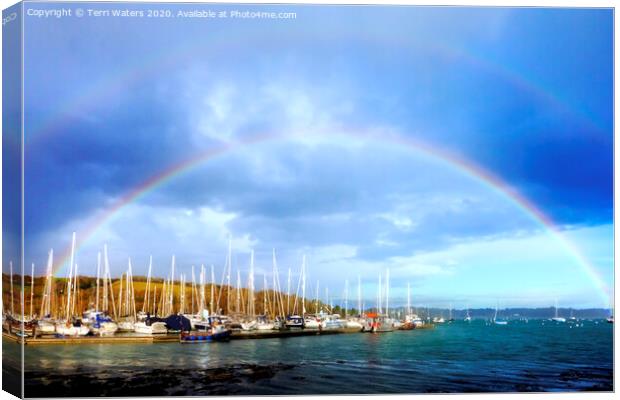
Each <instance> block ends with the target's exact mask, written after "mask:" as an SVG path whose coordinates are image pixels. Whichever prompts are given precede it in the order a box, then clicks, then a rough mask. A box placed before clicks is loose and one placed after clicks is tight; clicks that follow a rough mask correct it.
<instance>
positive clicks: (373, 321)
mask: <svg viewBox="0 0 620 400" xmlns="http://www.w3.org/2000/svg"><path fill="white" fill-rule="evenodd" d="M366 317H367V318H366V323H365V324H364V329H363V330H362V332H370V333H381V332H393V331H394V321H393V320H392V319H391V318H388V317H387V316H386V315H380V314H375V313H368V314H366Z"/></svg>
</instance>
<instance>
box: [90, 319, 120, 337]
mask: <svg viewBox="0 0 620 400" xmlns="http://www.w3.org/2000/svg"><path fill="white" fill-rule="evenodd" d="M90 330H91V331H92V332H93V333H94V334H95V335H114V334H115V333H116V331H118V325H116V324H115V323H114V322H102V323H100V327H99V328H94V327H91V328H90Z"/></svg>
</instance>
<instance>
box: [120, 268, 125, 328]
mask: <svg viewBox="0 0 620 400" xmlns="http://www.w3.org/2000/svg"><path fill="white" fill-rule="evenodd" d="M124 276H125V274H124V273H121V277H120V279H119V280H118V281H119V282H118V283H119V284H120V288H119V289H118V314H119V317H124V316H125V308H126V307H125V304H124V303H123V277H124Z"/></svg>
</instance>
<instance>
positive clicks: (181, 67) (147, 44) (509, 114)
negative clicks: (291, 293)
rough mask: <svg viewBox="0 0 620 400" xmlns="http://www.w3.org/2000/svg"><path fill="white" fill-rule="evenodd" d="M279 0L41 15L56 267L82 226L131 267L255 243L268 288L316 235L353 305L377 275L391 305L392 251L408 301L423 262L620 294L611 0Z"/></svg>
mask: <svg viewBox="0 0 620 400" xmlns="http://www.w3.org/2000/svg"><path fill="white" fill-rule="evenodd" d="M36 7H37V8H38V9H46V8H47V9H49V8H51V7H52V6H51V5H45V4H37V5H36ZM67 7H69V5H68V6H67ZM105 7H108V6H106V5H105V4H97V5H93V7H92V8H97V9H105ZM148 7H149V6H148V5H140V6H138V5H137V6H132V9H136V10H140V9H142V10H144V9H147V8H148ZM157 7H158V8H161V9H164V8H167V9H171V10H172V12H173V14H176V12H177V11H178V10H180V9H184V10H193V9H195V8H196V6H195V5H188V6H182V5H170V6H166V5H158V6H157ZM183 7H185V8H183ZM83 8H85V9H87V8H91V7H89V6H87V5H84V6H83ZM210 8H211V9H213V10H215V11H222V10H227V11H230V10H234V9H240V8H241V9H242V10H259V8H258V7H255V6H234V5H233V6H211V7H210ZM264 9H268V10H270V11H271V10H274V11H276V12H295V13H296V18H294V19H275V20H274V19H230V18H227V19H215V18H214V19H204V18H194V19H188V18H176V17H175V18H156V19H153V18H114V17H109V18H95V17H87V16H85V17H83V18H75V17H74V18H38V17H34V16H31V17H27V18H26V20H25V24H26V30H25V45H24V46H25V47H24V50H25V55H24V62H25V65H24V68H25V70H24V72H25V81H24V84H25V88H24V90H25V92H24V93H25V108H24V111H25V119H26V121H27V122H26V125H25V130H24V131H25V138H24V143H25V148H24V151H25V165H26V167H25V199H26V200H25V211H24V212H25V216H24V218H25V224H26V227H25V243H26V248H25V260H26V264H27V265H29V264H30V263H35V268H36V273H37V274H43V273H44V272H45V264H46V260H47V253H48V251H49V250H50V249H52V248H53V249H54V254H55V257H56V259H55V263H58V264H62V262H63V261H66V260H64V259H63V257H62V255H63V254H66V249H67V246H68V245H69V244H70V241H71V234H72V232H76V235H77V237H78V241H79V243H80V245H79V246H78V251H77V254H76V263H78V266H79V270H80V273H81V274H87V275H94V274H95V271H96V262H97V261H96V260H97V252H99V251H102V248H103V245H104V244H107V245H108V249H109V256H110V263H111V268H112V273H113V275H120V273H121V272H123V271H125V270H126V268H127V261H128V258H129V257H131V261H132V264H133V268H134V275H138V274H146V270H147V266H148V259H149V256H150V255H152V256H153V261H154V271H155V274H156V275H158V276H165V275H167V274H168V273H169V271H170V266H171V258H172V255H175V258H176V268H177V271H180V272H181V273H185V274H187V276H188V279H191V267H192V265H194V266H196V271H197V270H198V269H199V268H200V265H201V264H204V265H205V266H206V267H207V268H208V267H210V265H214V268H215V271H216V275H217V280H218V281H220V280H221V277H222V271H223V267H224V264H225V261H226V254H227V247H228V243H229V240H231V243H232V254H233V255H232V268H233V275H234V276H236V270H237V269H239V270H240V271H241V275H242V281H243V282H246V280H247V272H248V270H249V259H250V252H251V251H252V250H254V252H255V254H256V270H257V274H258V275H259V277H258V278H257V279H256V280H257V282H259V285H258V286H259V287H261V285H262V282H263V278H262V276H261V275H263V274H265V275H266V277H267V280H268V281H269V282H271V272H272V251H273V249H275V251H276V256H277V262H278V267H279V269H280V272H281V276H280V280H281V282H286V274H287V271H288V269H289V268H290V269H291V274H292V280H293V282H294V283H293V284H292V286H293V287H295V285H296V282H297V279H298V278H299V274H300V269H301V263H302V257H303V255H306V257H307V282H308V288H307V291H308V292H309V293H313V294H314V293H315V290H316V285H317V281H319V287H320V295H321V298H322V299H323V300H326V299H327V296H328V295H329V298H330V299H331V300H332V301H333V302H334V303H338V302H340V301H342V298H343V294H344V291H345V281H348V282H349V293H351V296H350V297H352V298H351V301H352V302H356V294H357V282H358V276H359V278H360V280H361V282H362V293H363V298H364V304H365V306H366V307H372V306H374V305H375V302H376V293H377V283H378V280H379V275H380V274H383V275H384V278H385V273H386V272H387V271H388V270H389V275H390V304H394V305H400V304H403V303H404V301H405V298H406V287H407V284H408V283H409V284H410V285H411V291H412V299H413V302H414V304H416V305H421V306H422V305H429V306H431V307H448V306H449V304H452V305H453V306H454V307H455V308H464V307H472V308H473V307H486V306H495V305H496V304H499V305H500V307H510V306H549V305H552V304H554V301H555V300H557V301H558V303H559V305H560V306H564V307H607V306H608V304H609V300H608V299H609V293H605V292H604V289H603V286H607V287H611V286H613V175H612V171H613V168H612V167H613V111H612V110H613V108H612V106H613V91H612V89H613V85H612V82H613V70H612V65H613V64H612V61H613V58H612V57H613V47H612V46H613V44H612V27H613V25H612V21H613V14H612V11H611V10H605V9H579V10H577V9H541V8H529V9H528V8H521V9H513V8H436V7H370V6H368V7H350V6H331V7H327V6H297V7H291V6H265V7H264ZM260 10H263V9H260ZM200 155H204V156H203V157H200ZM196 157H198V158H200V161H199V162H195V163H188V162H187V160H191V159H193V158H196ZM184 162H185V163H186V164H188V165H190V164H191V167H188V168H178V171H177V173H174V174H171V175H170V176H169V177H168V179H166V180H164V181H162V182H161V183H160V184H155V185H151V187H150V188H149V190H145V191H144V192H140V190H139V188H141V187H146V186H148V185H145V182H154V181H156V178H155V177H157V176H161V175H162V173H164V172H165V171H170V170H172V169H174V168H175V166H179V165H183V163H184ZM475 171H485V174H486V176H492V177H494V179H496V181H495V182H496V183H497V182H502V185H501V188H498V185H497V184H493V183H491V182H489V181H488V179H483V178H481V176H480V175H479V174H477V173H475ZM132 193H133V194H138V195H137V196H133V195H132ZM515 193H517V194H518V196H520V198H523V199H527V202H528V203H527V204H529V205H531V206H532V207H533V208H535V209H536V210H538V211H537V212H539V213H540V214H539V216H540V215H544V218H543V219H544V220H546V221H548V222H549V221H550V222H549V223H548V224H547V225H545V224H543V223H542V222H541V220H540V218H537V217H536V216H535V215H534V214H533V213H532V212H531V211H528V209H527V208H525V207H523V204H520V203H519V202H518V201H515V197H514V196H513V195H514V194H515ZM123 199H130V200H131V201H127V202H124V201H123ZM6 263H7V260H6V256H5V260H4V265H6ZM586 265H587V266H586ZM5 269H6V268H5ZM67 270H68V269H67V263H66V262H65V263H64V266H63V265H59V267H58V268H57V271H56V273H57V275H58V276H64V275H66V273H67ZM593 276H594V277H598V278H596V279H595V278H593ZM177 278H178V276H177ZM233 281H234V277H233ZM384 282H385V279H384ZM283 285H284V284H283ZM325 288H328V291H329V292H328V293H327V294H326V293H325Z"/></svg>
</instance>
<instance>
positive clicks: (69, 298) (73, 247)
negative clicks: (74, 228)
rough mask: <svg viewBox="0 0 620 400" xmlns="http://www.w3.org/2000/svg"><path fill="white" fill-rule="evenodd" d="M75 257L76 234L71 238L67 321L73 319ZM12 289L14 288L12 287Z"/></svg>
mask: <svg viewBox="0 0 620 400" xmlns="http://www.w3.org/2000/svg"><path fill="white" fill-rule="evenodd" d="M74 257H75V232H73V235H72V238H71V258H70V262H69V279H68V280H67V313H66V316H67V320H69V319H71V315H70V312H71V280H72V277H73V259H74ZM12 282H13V280H12V278H11V283H12ZM11 289H12V286H11ZM11 301H13V298H12V294H11ZM11 312H13V303H11Z"/></svg>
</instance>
